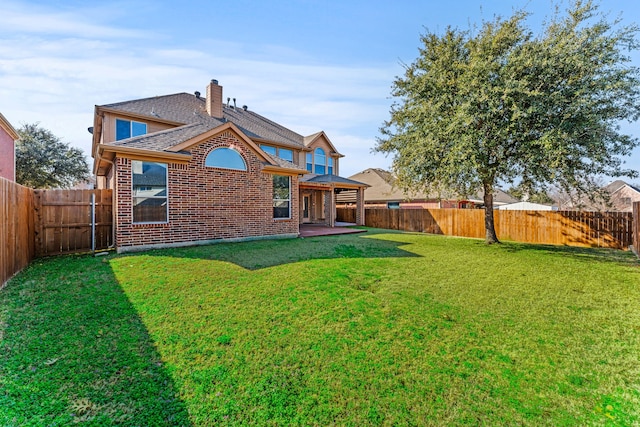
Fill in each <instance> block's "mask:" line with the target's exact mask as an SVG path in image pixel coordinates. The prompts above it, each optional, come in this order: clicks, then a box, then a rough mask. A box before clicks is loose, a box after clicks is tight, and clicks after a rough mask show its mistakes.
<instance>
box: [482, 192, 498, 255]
mask: <svg viewBox="0 0 640 427" xmlns="http://www.w3.org/2000/svg"><path fill="white" fill-rule="evenodd" d="M483 187H484V229H485V242H486V243H487V244H488V245H491V244H493V243H500V241H499V240H498V235H497V234H496V227H495V224H494V221H493V185H491V184H489V183H486V182H485V183H483Z"/></svg>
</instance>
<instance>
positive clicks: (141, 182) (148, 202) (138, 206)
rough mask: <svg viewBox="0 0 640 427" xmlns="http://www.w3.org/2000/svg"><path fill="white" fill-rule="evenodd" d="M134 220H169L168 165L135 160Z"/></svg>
mask: <svg viewBox="0 0 640 427" xmlns="http://www.w3.org/2000/svg"><path fill="white" fill-rule="evenodd" d="M131 169H132V171H133V180H132V182H133V222H136V223H144V222H167V218H168V214H167V165H166V164H165V163H154V162H143V161H139V160H133V161H132V162H131Z"/></svg>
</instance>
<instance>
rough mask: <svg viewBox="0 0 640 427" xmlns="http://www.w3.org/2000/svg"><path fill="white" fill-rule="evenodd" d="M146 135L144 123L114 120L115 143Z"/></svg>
mask: <svg viewBox="0 0 640 427" xmlns="http://www.w3.org/2000/svg"><path fill="white" fill-rule="evenodd" d="M146 133H147V124H146V123H142V122H135V121H133V120H124V119H116V141H120V140H121V139H127V138H132V137H134V136H140V135H145V134H146Z"/></svg>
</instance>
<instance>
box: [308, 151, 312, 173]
mask: <svg viewBox="0 0 640 427" xmlns="http://www.w3.org/2000/svg"><path fill="white" fill-rule="evenodd" d="M307 170H308V171H309V172H313V154H311V153H307Z"/></svg>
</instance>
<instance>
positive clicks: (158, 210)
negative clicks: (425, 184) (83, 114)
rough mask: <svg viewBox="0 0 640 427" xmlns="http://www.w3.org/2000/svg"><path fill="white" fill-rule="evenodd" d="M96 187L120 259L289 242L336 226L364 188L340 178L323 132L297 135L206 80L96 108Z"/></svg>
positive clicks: (361, 216) (360, 219) (335, 154)
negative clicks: (105, 197)
mask: <svg viewBox="0 0 640 427" xmlns="http://www.w3.org/2000/svg"><path fill="white" fill-rule="evenodd" d="M91 131H92V133H93V146H92V156H93V158H94V173H95V174H96V177H97V187H98V188H110V189H113V190H114V206H115V207H116V208H115V209H114V234H115V244H116V247H117V249H118V251H119V252H124V251H130V250H138V249H147V248H154V247H167V246H182V245H190V244H205V243H210V242H213V241H219V240H246V239H259V238H274V237H295V236H298V234H299V225H300V224H301V223H307V222H309V223H323V224H326V225H328V226H334V225H335V203H336V202H335V200H336V194H337V193H339V192H341V191H351V192H353V193H355V195H356V198H357V200H359V202H360V203H359V204H358V206H359V209H358V220H357V222H358V224H363V223H364V202H363V194H364V188H365V187H366V184H362V183H359V182H356V181H353V180H349V179H346V178H341V177H340V176H338V173H339V167H340V165H339V162H340V158H342V157H343V156H342V155H341V154H340V153H339V152H338V150H337V149H336V148H335V147H334V145H333V143H332V142H331V141H330V140H329V138H328V137H327V135H326V134H325V133H324V132H318V133H316V134H313V135H310V136H302V135H300V134H298V133H296V132H294V131H292V130H290V129H287V128H285V127H284V126H281V125H279V124H277V123H275V122H273V121H271V120H268V119H266V118H265V117H263V116H260V115H259V114H256V113H255V112H253V111H251V110H250V109H249V108H247V107H246V106H243V107H242V108H238V107H237V106H236V105H235V99H234V100H233V103H231V99H229V98H227V101H226V102H224V101H223V95H222V86H220V85H219V84H218V82H217V81H216V80H212V81H211V83H210V84H209V85H208V86H207V92H206V97H203V96H201V94H200V93H199V92H195V93H194V94H188V93H178V94H173V95H166V96H158V97H154V98H144V99H137V100H132V101H125V102H119V103H115V104H108V105H101V106H96V107H95V116H94V126H93V128H92V129H91Z"/></svg>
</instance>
